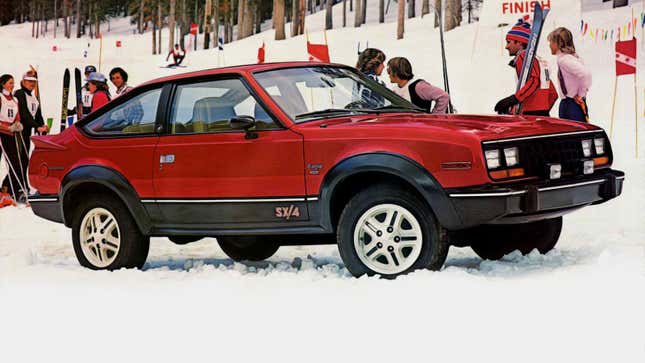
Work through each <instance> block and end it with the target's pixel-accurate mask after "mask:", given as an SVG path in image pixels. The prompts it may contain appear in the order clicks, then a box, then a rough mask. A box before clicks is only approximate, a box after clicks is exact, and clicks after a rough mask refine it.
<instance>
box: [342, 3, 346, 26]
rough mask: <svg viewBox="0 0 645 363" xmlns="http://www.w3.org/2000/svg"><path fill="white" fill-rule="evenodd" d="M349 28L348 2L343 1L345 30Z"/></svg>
mask: <svg viewBox="0 0 645 363" xmlns="http://www.w3.org/2000/svg"><path fill="white" fill-rule="evenodd" d="M346 26H347V0H343V28H344V27H346Z"/></svg>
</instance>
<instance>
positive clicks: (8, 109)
mask: <svg viewBox="0 0 645 363" xmlns="http://www.w3.org/2000/svg"><path fill="white" fill-rule="evenodd" d="M13 87H14V80H13V76H11V75H9V74H3V75H2V76H0V89H1V90H2V95H0V143H1V144H2V155H3V156H4V157H5V158H7V162H8V164H9V173H8V174H7V176H6V177H5V178H4V180H3V181H2V191H3V192H4V193H6V192H7V191H10V192H11V195H12V196H13V198H14V200H20V199H21V198H25V197H26V196H25V195H24V190H23V188H22V186H23V185H24V183H23V182H22V181H20V180H19V179H18V175H20V167H21V165H20V154H19V152H20V149H19V147H20V144H19V143H18V138H17V137H16V135H17V134H18V133H19V132H21V131H22V130H23V126H22V124H21V123H20V114H19V111H18V109H19V107H18V101H17V100H16V98H15V97H13V95H12V92H13Z"/></svg>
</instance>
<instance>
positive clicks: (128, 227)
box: [72, 195, 150, 270]
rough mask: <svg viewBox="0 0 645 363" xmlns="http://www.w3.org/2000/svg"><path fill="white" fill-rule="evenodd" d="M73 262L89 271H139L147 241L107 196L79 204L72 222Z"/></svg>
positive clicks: (120, 205)
mask: <svg viewBox="0 0 645 363" xmlns="http://www.w3.org/2000/svg"><path fill="white" fill-rule="evenodd" d="M72 241H73V244H74V252H75V254H76V258H77V259H78V261H79V263H80V264H81V265H82V266H85V267H87V268H90V269H93V270H115V269H119V268H124V267H125V268H141V267H143V264H144V263H145V262H146V258H147V257H148V250H149V247H150V238H149V237H147V236H144V235H143V234H141V232H140V231H139V229H138V228H137V226H136V223H135V222H134V219H133V218H132V216H131V215H130V212H129V211H128V210H127V208H126V207H125V205H123V203H122V202H121V201H120V200H116V199H115V198H113V197H111V196H107V195H98V196H93V197H90V198H89V199H86V200H85V201H83V202H81V204H80V205H79V207H78V208H77V210H76V212H75V213H74V218H73V221H72Z"/></svg>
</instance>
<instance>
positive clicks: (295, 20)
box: [291, 0, 300, 37]
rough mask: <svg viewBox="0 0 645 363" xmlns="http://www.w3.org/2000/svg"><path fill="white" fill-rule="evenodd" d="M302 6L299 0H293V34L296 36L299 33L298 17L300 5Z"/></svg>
mask: <svg viewBox="0 0 645 363" xmlns="http://www.w3.org/2000/svg"><path fill="white" fill-rule="evenodd" d="M299 6H300V1H299V0H291V36H292V37H295V36H296V35H298V22H299V20H298V18H299V17H300V11H298V7H299Z"/></svg>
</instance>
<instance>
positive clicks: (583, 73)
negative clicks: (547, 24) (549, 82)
mask: <svg viewBox="0 0 645 363" xmlns="http://www.w3.org/2000/svg"><path fill="white" fill-rule="evenodd" d="M548 40H549V47H550V48H551V54H553V55H555V56H556V57H557V63H558V81H559V83H560V91H561V92H562V100H561V101H560V118H563V119H568V120H574V121H579V122H589V109H588V107H587V92H589V88H590V87H591V71H590V70H589V68H588V67H587V66H585V63H584V61H583V60H582V58H580V56H578V54H577V53H576V47H575V45H574V44H573V35H572V34H571V31H569V29H567V28H562V27H560V28H557V29H556V30H554V31H552V32H551V33H550V34H549V37H548Z"/></svg>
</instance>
